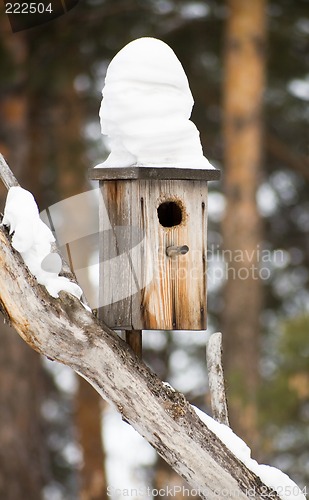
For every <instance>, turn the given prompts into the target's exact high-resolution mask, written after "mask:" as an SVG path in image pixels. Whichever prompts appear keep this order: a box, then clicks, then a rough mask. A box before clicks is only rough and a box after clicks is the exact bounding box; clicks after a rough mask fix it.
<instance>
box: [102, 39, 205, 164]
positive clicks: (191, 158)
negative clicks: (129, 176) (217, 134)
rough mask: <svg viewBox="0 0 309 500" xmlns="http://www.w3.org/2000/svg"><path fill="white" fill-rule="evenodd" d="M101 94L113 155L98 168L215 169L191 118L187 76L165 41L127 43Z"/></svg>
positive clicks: (110, 70)
mask: <svg viewBox="0 0 309 500" xmlns="http://www.w3.org/2000/svg"><path fill="white" fill-rule="evenodd" d="M102 94H103V99H102V103H101V108H100V121H101V131H102V134H104V135H107V136H108V137H109V138H110V147H111V153H110V155H109V157H108V158H107V160H106V161H105V162H104V163H100V164H99V165H97V167H111V168H117V167H120V168H121V167H123V168H125V167H129V166H133V165H134V166H138V167H142V166H147V167H153V166H155V167H178V168H200V169H214V167H213V166H212V165H211V164H210V163H209V161H208V160H207V158H205V157H204V156H203V151H202V146H201V142H200V136H199V132H198V130H197V128H196V126H195V125H194V123H193V122H192V121H190V116H191V111H192V107H193V104H194V101H193V97H192V94H191V90H190V87H189V83H188V79H187V76H186V74H185V71H184V69H183V67H182V65H181V63H180V61H179V60H178V58H177V56H176V55H175V53H174V52H173V50H172V49H171V48H170V47H169V46H168V45H167V44H166V43H164V42H162V41H161V40H158V39H156V38H139V39H137V40H134V41H133V42H130V43H129V44H128V45H126V46H125V47H124V48H123V49H121V50H120V52H118V54H116V56H115V57H114V58H113V60H112V61H111V63H110V65H109V66H108V69H107V73H106V78H105V86H104V88H103V91H102Z"/></svg>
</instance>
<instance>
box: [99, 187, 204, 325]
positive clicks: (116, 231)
mask: <svg viewBox="0 0 309 500" xmlns="http://www.w3.org/2000/svg"><path fill="white" fill-rule="evenodd" d="M100 185H101V193H102V203H103V204H104V205H105V207H106V213H105V216H106V215H108V217H109V221H110V224H111V227H112V229H111V231H104V232H103V233H102V238H101V250H100V252H101V256H100V268H101V269H100V293H101V298H100V304H102V307H101V309H100V318H101V319H102V320H103V321H104V322H105V323H106V324H107V325H109V326H110V327H111V328H116V329H119V328H121V329H126V330H128V329H133V330H142V329H144V330H204V329H206V271H207V266H206V257H207V242H206V235H207V182H203V181H177V180H158V181H155V180H152V181H149V180H135V181H128V180H126V181H124V180H123V181H108V182H106V181H101V183H100ZM166 202H169V203H170V202H173V203H176V204H177V206H178V207H180V209H181V214H182V221H181V223H180V224H178V225H175V226H172V227H163V225H162V224H160V221H159V218H158V207H159V206H160V205H161V204H162V203H166ZM103 215H104V214H103V213H102V216H103ZM174 245H176V246H182V245H187V246H188V247H189V251H188V252H187V253H186V254H185V255H177V256H173V257H169V256H167V254H166V249H167V247H169V246H174Z"/></svg>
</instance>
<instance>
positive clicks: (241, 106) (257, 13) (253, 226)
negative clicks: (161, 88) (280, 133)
mask: <svg viewBox="0 0 309 500" xmlns="http://www.w3.org/2000/svg"><path fill="white" fill-rule="evenodd" d="M227 5H228V7H229V16H228V20H227V25H226V40H225V80H224V140H225V171H224V187H225V194H226V201H227V206H226V215H225V219H224V221H223V225H222V232H223V240H224V249H225V250H228V251H229V252H230V255H231V257H230V258H228V259H227V262H226V266H227V269H228V272H227V282H226V285H225V292H224V296H225V307H224V313H223V317H222V331H223V332H224V338H223V340H224V355H225V359H224V368H225V376H226V380H227V384H228V396H229V417H230V421H231V426H232V427H233V429H235V432H236V433H237V434H239V435H240V436H241V437H242V438H243V439H244V440H245V441H247V442H248V443H249V444H250V447H251V448H253V449H254V450H255V451H257V449H258V433H257V422H256V420H257V418H256V393H257V387H258V383H259V373H258V363H259V331H260V324H259V315H260V311H261V295H262V293H261V286H262V284H261V279H260V278H259V274H258V272H259V262H258V248H259V245H260V243H261V240H262V235H261V221H260V216H259V213H258V209H257V203H256V190H257V187H258V184H259V180H260V171H261V155H262V117H261V113H262V99H263V90H264V73H265V31H266V27H265V25H266V0H252V1H251V2H248V1H247V0H228V1H227Z"/></svg>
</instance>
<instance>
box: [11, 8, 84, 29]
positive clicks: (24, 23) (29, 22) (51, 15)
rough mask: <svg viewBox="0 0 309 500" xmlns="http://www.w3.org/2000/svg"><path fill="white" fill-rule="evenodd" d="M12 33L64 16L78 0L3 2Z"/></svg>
mask: <svg viewBox="0 0 309 500" xmlns="http://www.w3.org/2000/svg"><path fill="white" fill-rule="evenodd" d="M3 2H4V8H5V13H6V14H7V16H8V19H9V21H10V25H11V28H12V31H13V33H16V32H18V31H23V30H27V29H29V28H33V27H35V26H39V25H40V24H43V23H46V22H48V21H53V20H54V19H56V18H57V17H59V16H62V15H63V14H66V12H68V11H69V10H71V9H72V8H73V7H75V5H77V4H78V2H79V0H36V1H35V2H34V1H32V0H11V1H8V0H3Z"/></svg>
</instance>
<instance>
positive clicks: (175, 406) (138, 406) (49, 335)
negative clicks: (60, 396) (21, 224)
mask: <svg viewBox="0 0 309 500" xmlns="http://www.w3.org/2000/svg"><path fill="white" fill-rule="evenodd" d="M0 308H1V310H2V312H3V313H4V315H5V317H6V319H7V320H8V321H10V322H11V324H12V326H13V327H14V328H15V329H16V330H17V332H18V333H19V334H20V336H21V337H22V338H23V339H24V340H25V341H26V342H27V343H28V344H29V345H30V346H31V347H32V348H33V349H35V350H36V351H38V352H39V353H41V354H43V355H45V356H48V357H49V358H51V359H54V360H56V361H59V362H60V363H64V364H66V365H68V366H71V368H73V370H75V371H76V372H77V373H79V374H80V375H81V376H82V377H84V378H85V379H86V380H88V382H89V383H91V385H93V387H94V388H95V389H96V390H97V391H98V392H99V394H101V396H102V397H104V398H105V399H106V400H107V401H109V402H110V403H111V404H113V405H114V406H115V407H116V408H117V409H118V411H119V412H120V413H121V415H122V418H123V419H124V420H125V421H126V422H128V423H130V424H131V425H132V426H133V427H134V428H135V429H136V431H137V432H139V433H140V434H141V435H142V436H143V437H144V438H145V439H147V441H148V442H149V443H150V444H151V445H152V446H153V447H154V448H155V449H156V450H157V451H158V453H159V454H160V455H161V456H162V457H163V458H164V459H165V460H166V461H167V462H168V463H169V464H170V465H171V466H172V467H173V469H174V470H175V471H176V472H178V473H179V474H180V475H181V476H182V477H183V478H185V479H186V480H187V482H188V484H189V485H190V486H191V487H192V488H196V489H199V492H200V496H201V497H202V498H207V499H216V498H220V496H221V494H220V491H224V498H227V499H230V500H232V499H233V498H235V494H237V498H239V499H240V500H245V499H247V494H246V492H248V490H249V489H250V491H251V493H253V495H254V496H252V498H255V499H262V498H263V499H264V500H265V499H266V500H270V499H273V500H279V497H278V496H277V495H276V494H275V493H274V492H273V491H272V490H270V489H268V488H267V487H266V486H265V485H263V483H262V482H261V480H260V479H259V478H257V477H256V476H255V474H254V473H253V472H251V471H250V470H248V469H247V468H246V466H245V465H244V464H243V463H242V462H240V461H239V460H238V459H237V458H236V457H235V456H234V455H233V454H232V452H231V451H230V450H228V449H227V448H226V447H225V446H224V445H223V444H222V442H221V441H220V440H219V439H218V438H217V437H216V436H215V435H214V434H213V433H212V432H211V431H210V430H209V429H208V428H207V427H206V425H204V424H203V423H202V421H201V420H200V419H199V418H198V416H197V415H196V413H195V412H194V410H193V409H192V408H191V406H190V405H189V403H188V402H187V401H186V400H185V398H184V396H183V395H182V394H180V393H179V392H177V391H174V390H172V389H171V388H170V387H168V386H166V385H164V383H163V382H162V381H161V380H160V379H159V378H158V377H157V376H156V375H155V374H154V373H152V372H151V371H150V370H149V369H148V368H147V367H146V365H145V364H144V363H143V362H142V361H141V360H140V359H138V358H137V357H136V356H135V355H134V353H133V352H132V351H131V349H130V348H129V347H128V346H127V345H126V344H125V343H124V342H123V341H122V340H121V339H120V338H119V337H117V335H116V334H115V333H114V332H113V331H111V330H109V329H108V328H107V327H106V326H104V327H103V326H101V325H100V324H99V322H98V320H97V318H96V317H95V316H93V315H92V314H91V313H90V312H88V311H87V310H86V309H85V308H84V307H83V305H82V304H81V303H80V302H79V301H78V300H77V299H76V298H74V297H73V296H71V295H69V294H66V293H63V292H61V293H60V298H59V299H53V298H52V297H50V296H49V295H48V293H47V292H46V290H45V288H44V287H42V286H40V285H38V284H37V282H36V279H35V278H34V277H33V276H32V275H30V273H29V271H28V270H27V268H26V267H25V265H24V264H23V262H22V259H21V257H20V255H19V254H18V253H17V252H15V251H14V249H13V248H12V246H11V242H10V237H9V236H8V232H7V230H6V229H4V228H3V227H1V228H0Z"/></svg>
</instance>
